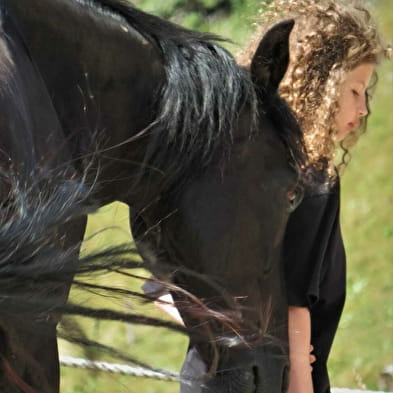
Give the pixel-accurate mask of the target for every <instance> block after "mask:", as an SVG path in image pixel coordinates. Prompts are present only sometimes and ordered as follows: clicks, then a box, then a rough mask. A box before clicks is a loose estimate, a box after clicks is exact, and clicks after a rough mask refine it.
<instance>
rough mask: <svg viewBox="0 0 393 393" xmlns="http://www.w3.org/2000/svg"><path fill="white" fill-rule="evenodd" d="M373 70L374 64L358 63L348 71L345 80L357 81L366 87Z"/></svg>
mask: <svg viewBox="0 0 393 393" xmlns="http://www.w3.org/2000/svg"><path fill="white" fill-rule="evenodd" d="M374 70H375V64H372V63H364V64H360V65H358V66H357V67H355V68H353V69H352V70H351V71H349V72H348V74H347V77H346V80H347V81H348V82H351V83H359V84H361V85H363V87H364V88H366V87H367V86H368V84H369V82H370V79H371V77H372V75H373V73H374Z"/></svg>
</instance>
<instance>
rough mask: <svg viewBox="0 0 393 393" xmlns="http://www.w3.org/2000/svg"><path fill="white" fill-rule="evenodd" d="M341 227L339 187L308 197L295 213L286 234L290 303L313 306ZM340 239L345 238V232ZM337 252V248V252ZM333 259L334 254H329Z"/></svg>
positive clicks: (287, 283) (285, 255)
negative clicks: (343, 236)
mask: <svg viewBox="0 0 393 393" xmlns="http://www.w3.org/2000/svg"><path fill="white" fill-rule="evenodd" d="M337 231H339V190H338V187H334V188H333V189H331V190H330V192H327V193H322V194H317V195H311V196H307V197H305V198H304V200H303V201H302V203H301V204H300V205H299V207H298V208H297V209H296V210H295V211H294V212H293V213H292V214H291V216H290V218H289V220H288V225H287V229H286V233H285V237H284V248H283V258H284V269H285V281H286V289H287V297H288V304H289V305H291V306H298V307H310V308H311V307H312V306H313V305H314V304H315V303H316V302H317V301H318V300H319V299H320V284H321V282H322V280H323V273H324V270H326V269H327V267H326V266H324V265H326V263H327V256H328V255H329V256H330V255H332V248H333V249H334V248H335V247H336V245H335V244H333V243H334V242H335V241H336V240H337V236H336V234H335V232H337ZM339 241H341V242H342V239H341V235H340V239H339ZM333 254H334V252H333ZM328 259H330V257H329V258H328Z"/></svg>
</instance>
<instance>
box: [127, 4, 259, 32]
mask: <svg viewBox="0 0 393 393" xmlns="http://www.w3.org/2000/svg"><path fill="white" fill-rule="evenodd" d="M133 3H134V4H135V5H137V6H139V7H141V8H143V9H144V10H145V11H147V12H151V13H153V14H155V15H159V16H161V17H164V18H167V19H170V20H172V21H173V22H176V23H180V24H182V25H184V26H186V27H188V28H192V29H204V30H205V29H206V26H208V25H209V24H210V23H212V22H214V21H217V20H219V19H223V18H227V17H228V16H230V15H231V14H233V13H238V12H241V13H242V14H243V15H253V14H255V13H256V12H257V10H258V1H255V0H165V1H157V0H134V1H133Z"/></svg>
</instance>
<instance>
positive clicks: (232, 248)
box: [134, 21, 302, 393]
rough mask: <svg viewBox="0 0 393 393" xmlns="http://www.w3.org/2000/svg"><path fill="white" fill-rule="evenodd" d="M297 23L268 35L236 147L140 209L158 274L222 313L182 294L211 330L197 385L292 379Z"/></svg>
mask: <svg viewBox="0 0 393 393" xmlns="http://www.w3.org/2000/svg"><path fill="white" fill-rule="evenodd" d="M292 26H293V21H287V22H283V23H281V24H279V25H277V26H275V27H273V28H272V29H271V30H270V31H269V32H268V33H267V34H266V36H265V37H264V39H263V40H262V41H261V43H260V45H259V47H258V50H257V51H256V53H255V56H254V59H253V61H252V65H251V68H250V70H249V78H250V79H249V80H250V83H251V85H252V86H253V91H254V92H255V95H252V94H250V95H249V97H248V99H247V100H246V102H245V103H244V106H243V107H242V109H241V111H239V113H238V118H237V121H236V126H235V128H234V130H233V142H232V143H231V144H230V147H229V149H228V146H223V147H222V148H221V151H220V150H218V151H216V153H215V156H214V159H213V160H212V161H211V163H210V164H209V165H208V166H207V167H206V169H205V170H203V171H201V172H199V173H198V174H197V175H193V174H190V178H189V179H188V181H187V182H186V183H185V184H184V185H183V186H182V187H181V192H179V190H177V192H176V194H174V195H173V194H169V195H168V196H166V197H165V198H164V197H163V199H164V201H163V200H161V202H160V203H159V204H158V205H156V206H155V207H154V208H151V209H146V210H145V211H144V212H143V213H141V214H140V215H136V217H135V218H136V220H138V219H139V220H140V221H144V222H145V225H143V223H142V224H140V226H138V225H135V226H136V228H135V231H134V232H135V233H134V234H135V237H136V240H137V244H138V246H139V249H140V250H141V252H142V255H144V257H145V259H146V260H150V265H151V266H152V270H153V272H154V274H155V275H157V276H159V277H160V276H161V277H165V276H166V274H168V272H169V274H170V276H171V279H172V281H173V282H174V283H175V284H176V285H178V286H180V287H182V288H185V289H186V290H187V291H189V292H191V293H192V295H194V296H196V297H197V298H199V299H204V301H205V302H206V304H208V305H209V308H210V309H212V310H214V311H215V312H216V313H217V314H216V315H215V316H217V315H221V317H222V319H221V321H219V320H220V318H218V319H217V318H215V317H214V315H213V313H211V314H209V313H208V312H207V313H205V314H203V312H202V315H203V316H202V317H201V310H199V313H200V314H199V316H196V315H197V314H198V312H196V311H195V309H194V308H193V306H192V305H190V303H189V302H188V301H187V298H186V297H184V295H183V294H181V293H177V292H176V291H175V292H173V296H174V297H175V299H176V302H177V305H178V308H179V309H180V312H181V314H182V317H183V319H184V320H185V323H186V325H187V326H189V327H193V328H195V327H196V326H199V329H200V330H201V331H203V332H205V334H208V335H210V338H211V341H210V342H209V343H206V342H193V340H191V347H195V348H196V350H197V352H198V353H199V356H200V359H201V360H202V363H203V364H204V367H203V368H204V373H202V374H199V375H188V377H190V378H191V379H193V378H194V382H193V383H191V385H192V388H191V390H190V391H192V392H199V391H201V392H215V393H224V392H225V393H226V392H230V391H236V392H239V393H248V392H250V393H251V392H253V393H262V392H263V393H279V392H280V393H281V392H284V391H285V390H286V387H287V369H288V359H287V355H288V348H287V303H286V298H285V288H284V284H283V277H282V265H281V245H282V237H283V233H284V229H285V226H286V222H287V218H288V215H289V213H290V212H291V211H292V210H293V209H294V208H295V207H296V205H297V203H299V202H300V199H301V193H298V194H297V196H296V197H295V198H290V197H289V195H292V196H293V193H289V191H291V190H295V192H296V190H297V182H298V172H297V171H296V169H295V168H296V166H299V164H301V160H302V158H301V157H302V153H301V151H302V150H301V146H302V144H301V140H302V139H301V133H300V130H299V127H298V125H297V123H296V120H295V119H294V117H293V116H292V114H291V112H290V110H289V109H288V107H287V106H286V104H285V103H284V102H283V101H282V100H281V99H280V98H279V96H278V94H277V88H278V85H279V83H280V81H281V79H282V77H283V76H284V73H285V71H286V68H287V66H288V58H289V53H288V38H289V34H290V31H291V29H292ZM255 110H256V113H257V115H256V116H255ZM250 130H253V131H252V132H250ZM223 151H225V154H223ZM161 209H164V210H161ZM163 211H165V215H166V216H165V219H162V217H164V213H163ZM168 212H169V214H168ZM141 228H144V229H143V230H142V229H141ZM146 228H150V230H146ZM138 234H140V235H141V236H138ZM160 262H161V264H160ZM162 263H164V264H165V267H166V268H165V269H163V267H162ZM168 267H169V268H168ZM184 267H185V268H186V270H187V271H184ZM171 268H172V270H171ZM164 270H165V271H164ZM185 305H186V306H185ZM190 361H191V362H192V361H193V360H190ZM191 367H192V365H191ZM184 389H188V388H187V386H186V385H185V386H184ZM185 391H188V390H185Z"/></svg>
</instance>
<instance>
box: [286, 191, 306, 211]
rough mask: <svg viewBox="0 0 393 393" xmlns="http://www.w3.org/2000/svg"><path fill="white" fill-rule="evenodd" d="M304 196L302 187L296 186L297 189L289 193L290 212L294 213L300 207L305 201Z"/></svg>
mask: <svg viewBox="0 0 393 393" xmlns="http://www.w3.org/2000/svg"><path fill="white" fill-rule="evenodd" d="M303 196H304V190H303V188H302V187H300V186H296V187H295V188H293V189H292V190H290V191H288V192H287V198H288V202H289V208H288V211H289V212H293V211H294V210H295V209H296V208H297V207H298V206H299V205H300V202H301V201H302V200H303Z"/></svg>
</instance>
